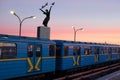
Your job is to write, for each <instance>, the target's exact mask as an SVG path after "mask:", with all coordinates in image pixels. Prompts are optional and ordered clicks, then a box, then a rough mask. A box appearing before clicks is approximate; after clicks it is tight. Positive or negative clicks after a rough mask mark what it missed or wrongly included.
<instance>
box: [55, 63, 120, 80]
mask: <svg viewBox="0 0 120 80" xmlns="http://www.w3.org/2000/svg"><path fill="white" fill-rule="evenodd" d="M116 70H120V63H119V62H118V63H114V64H111V65H107V66H103V67H99V68H96V69H90V70H87V71H83V72H78V73H75V74H70V75H66V76H63V77H60V78H56V79H54V80H94V79H96V78H98V77H101V76H103V75H105V74H109V73H111V72H114V71H116Z"/></svg>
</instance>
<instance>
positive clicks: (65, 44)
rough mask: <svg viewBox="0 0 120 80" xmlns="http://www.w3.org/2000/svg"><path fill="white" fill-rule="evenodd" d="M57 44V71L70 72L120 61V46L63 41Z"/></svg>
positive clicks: (58, 41)
mask: <svg viewBox="0 0 120 80" xmlns="http://www.w3.org/2000/svg"><path fill="white" fill-rule="evenodd" d="M55 42H56V56H57V57H56V69H57V70H69V69H74V68H80V67H84V66H90V65H95V64H99V63H105V62H109V61H113V60H118V59H120V57H119V56H120V46H119V45H112V44H101V43H90V42H73V41H62V40H55ZM113 49H114V50H113Z"/></svg>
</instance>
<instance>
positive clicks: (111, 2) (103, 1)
mask: <svg viewBox="0 0 120 80" xmlns="http://www.w3.org/2000/svg"><path fill="white" fill-rule="evenodd" d="M46 2H48V3H49V6H50V4H51V3H52V2H55V5H54V7H53V9H52V11H51V20H50V22H49V27H51V39H65V40H66V39H67V40H73V29H72V28H71V26H75V27H83V28H84V31H82V32H81V31H79V32H78V33H77V40H78V41H93V42H105V41H106V42H108V43H118V44H120V42H119V41H120V36H119V33H120V22H119V21H120V0H0V11H1V12H0V34H11V35H18V29H19V22H18V19H17V18H16V17H15V16H14V15H11V14H9V11H10V10H14V11H15V12H16V13H17V14H18V15H19V16H20V17H21V18H22V19H23V18H25V17H28V16H32V15H34V16H36V17H37V18H36V19H35V20H30V19H29V20H26V21H24V22H23V25H22V35H23V36H36V28H37V26H41V25H42V21H43V19H44V18H45V16H44V15H43V14H42V12H41V11H40V10H39V8H41V6H42V5H44V4H45V3H46ZM49 6H48V7H47V8H49ZM56 34H57V35H56ZM65 36H68V38H66V37H65ZM98 36H99V37H98ZM81 37H82V38H81Z"/></svg>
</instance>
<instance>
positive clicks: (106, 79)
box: [96, 70, 120, 80]
mask: <svg viewBox="0 0 120 80" xmlns="http://www.w3.org/2000/svg"><path fill="white" fill-rule="evenodd" d="M96 80H120V70H119V71H116V72H113V73H110V74H108V75H105V76H103V77H100V78H98V79H96Z"/></svg>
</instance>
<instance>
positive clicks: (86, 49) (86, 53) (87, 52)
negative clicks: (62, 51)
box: [84, 46, 91, 55]
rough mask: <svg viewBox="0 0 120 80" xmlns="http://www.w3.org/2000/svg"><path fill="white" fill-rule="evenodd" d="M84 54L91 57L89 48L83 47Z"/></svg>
mask: <svg viewBox="0 0 120 80" xmlns="http://www.w3.org/2000/svg"><path fill="white" fill-rule="evenodd" d="M84 54H85V55H91V47H89V46H86V47H84Z"/></svg>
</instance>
